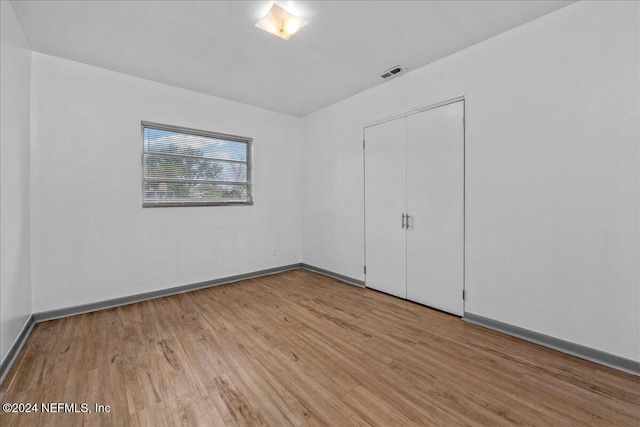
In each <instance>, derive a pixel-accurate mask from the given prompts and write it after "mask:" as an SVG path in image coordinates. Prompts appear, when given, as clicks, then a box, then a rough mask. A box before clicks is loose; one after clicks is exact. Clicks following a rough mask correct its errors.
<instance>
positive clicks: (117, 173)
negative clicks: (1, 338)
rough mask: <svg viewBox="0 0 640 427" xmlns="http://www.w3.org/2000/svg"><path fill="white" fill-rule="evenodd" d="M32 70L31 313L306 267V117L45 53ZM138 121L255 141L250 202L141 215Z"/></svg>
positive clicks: (35, 57) (147, 211)
mask: <svg viewBox="0 0 640 427" xmlns="http://www.w3.org/2000/svg"><path fill="white" fill-rule="evenodd" d="M32 67H33V70H32V76H33V77H32V124H33V126H32V152H31V154H32V168H31V170H32V176H31V178H32V189H31V191H32V233H33V295H34V298H33V310H34V312H41V311H45V310H51V309H56V308H63V307H70V306H74V305H78V304H85V303H90V302H95V301H103V300H106V299H110V298H116V297H122V296H127V295H133V294H138V293H142V292H148V291H154V290H159V289H164V288H169V287H174V286H179V285H184V284H190V283H195V282H200V281H205V280H210V279H216V278H221V277H227V276H231V275H237V274H242V273H247V272H253V271H257V270H262V269H267V268H271V267H277V266H282V265H288V264H292V263H299V262H300V261H301V250H300V237H299V236H300V233H301V218H300V208H299V206H300V204H299V195H300V180H299V177H300V175H301V170H300V161H299V160H300V144H299V139H300V138H299V136H300V121H299V119H297V118H294V117H291V116H287V115H284V114H279V113H274V112H269V111H266V110H263V109H259V108H255V107H250V106H246V105H243V104H239V103H236V102H232V101H228V100H224V99H220V98H215V97H211V96H208V95H203V94H198V93H195V92H190V91H187V90H183V89H178V88H175V87H170V86H166V85H162V84H158V83H155V82H151V81H148V80H143V79H139V78H135V77H131V76H127V75H124V74H120V73H116V72H112V71H108V70H104V69H100V68H96V67H92V66H88V65H83V64H80V63H76V62H72V61H68V60H64V59H60V58H56V57H52V56H47V55H43V54H39V53H34V54H33V65H32ZM141 120H148V121H153V122H159V123H165V124H170V125H177V126H185V127H191V128H196V129H205V130H211V131H216V132H223V133H229V134H235V135H241V136H248V137H252V138H253V139H254V145H253V148H254V156H253V159H254V186H255V193H254V196H255V197H254V201H255V204H254V205H253V206H229V207H189V208H145V209H143V208H141V204H140V202H141V200H140V197H141V196H140V188H141V166H140V154H141V149H142V141H141V131H140V121H141ZM272 247H276V248H277V254H276V256H272V254H271V248H272Z"/></svg>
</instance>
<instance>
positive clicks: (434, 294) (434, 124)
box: [406, 101, 464, 316]
mask: <svg viewBox="0 0 640 427" xmlns="http://www.w3.org/2000/svg"><path fill="white" fill-rule="evenodd" d="M463 118H464V104H463V101H460V102H455V103H452V104H448V105H445V106H442V107H438V108H434V109H432V110H427V111H424V112H421V113H417V114H413V115H410V116H408V117H407V130H406V133H407V153H408V155H407V213H408V214H409V216H410V221H409V229H408V230H407V298H408V299H410V300H412V301H416V302H419V303H421V304H425V305H428V306H430V307H434V308H437V309H440V310H443V311H446V312H449V313H453V314H456V315H459V316H461V315H463V309H464V307H463V300H462V290H463V286H464V284H463V280H464V276H463V274H464V234H463V231H464V210H463V209H464V125H463Z"/></svg>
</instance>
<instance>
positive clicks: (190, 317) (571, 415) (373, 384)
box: [0, 270, 640, 427]
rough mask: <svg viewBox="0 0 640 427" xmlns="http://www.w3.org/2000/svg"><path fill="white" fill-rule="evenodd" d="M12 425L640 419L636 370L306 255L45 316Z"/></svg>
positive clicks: (17, 388)
mask: <svg viewBox="0 0 640 427" xmlns="http://www.w3.org/2000/svg"><path fill="white" fill-rule="evenodd" d="M0 396H1V399H0V400H1V401H2V402H3V403H5V402H23V403H26V402H38V403H42V402H66V403H78V404H80V403H85V402H86V403H88V404H89V406H90V408H91V409H92V410H93V409H94V406H93V405H94V404H95V403H99V404H103V405H110V407H111V412H110V413H95V412H92V413H86V414H83V413H42V412H39V413H36V414H34V413H31V414H21V415H16V414H2V415H0V425H2V426H13V425H16V426H18V425H19V426H46V425H52V426H53V425H55V426H62V425H65V426H72V425H78V426H79V425H91V426H99V425H112V426H126V425H132V426H154V427H155V426H163V425H203V426H217V425H221V426H222V425H269V426H287V425H294V426H311V425H331V426H350V425H379V426H409V425H446V426H450V425H472V426H477V425H489V426H496V425H512V424H527V425H553V426H556V425H579V426H607V425H615V426H624V425H627V426H635V427H638V426H640V378H638V377H634V376H632V375H628V374H624V373H621V372H618V371H615V370H613V369H609V368H606V367H603V366H599V365H596V364H594V363H590V362H587V361H583V360H580V359H577V358H574V357H571V356H567V355H564V354H562V353H558V352H555V351H552V350H549V349H546V348H544V347H540V346H537V345H534V344H530V343H527V342H524V341H521V340H518V339H515V338H511V337H508V336H506V335H502V334H499V333H496V332H492V331H490V330H487V329H483V328H480V327H477V326H474V325H470V324H467V323H465V322H463V321H461V320H460V319H458V318H456V317H453V316H450V315H447V314H444V313H441V312H438V311H435V310H431V309H429V308H426V307H423V306H420V305H418V304H414V303H411V302H408V301H404V300H400V299H397V298H394V297H391V296H388V295H385V294H382V293H379V292H376V291H372V290H367V289H360V288H357V287H354V286H350V285H347V284H344V283H341V282H339V281H336V280H333V279H330V278H327V277H324V276H321V275H317V274H314V273H311V272H308V271H304V270H295V271H291V272H285V273H280V274H276V275H272V276H266V277H262V278H256V279H251V280H246V281H242V282H237V283H233V284H229V285H224V286H218V287H214V288H209V289H205V290H200V291H195V292H190V293H186V294H180V295H175V296H171V297H166V298H160V299H156V300H152V301H146V302H142V303H137V304H132V305H128V306H124V307H119V308H114V309H110V310H104V311H99V312H95V313H90V314H84V315H79V316H74V317H70V318H66V319H59V320H53V321H49V322H44V323H40V324H38V325H36V327H35V329H34V331H33V334H32V335H31V337H30V338H29V341H28V343H27V345H26V346H25V348H24V350H23V351H22V353H21V355H20V356H19V359H18V360H17V361H16V363H15V365H14V367H13V369H12V371H11V372H10V373H9V376H8V377H7V379H6V381H5V383H4V385H3V387H2V389H1V394H0Z"/></svg>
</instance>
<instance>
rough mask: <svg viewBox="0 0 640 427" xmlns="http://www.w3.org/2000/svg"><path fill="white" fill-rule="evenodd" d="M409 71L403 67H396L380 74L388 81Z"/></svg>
mask: <svg viewBox="0 0 640 427" xmlns="http://www.w3.org/2000/svg"><path fill="white" fill-rule="evenodd" d="M406 70H407V69H406V68H405V67H403V66H401V65H396V66H395V67H391V68H389V69H388V70H387V71H385V72H384V73H382V74H380V77H382V78H383V79H386V78H388V77H391V76H393V75H396V74H399V73H401V72H403V71H406Z"/></svg>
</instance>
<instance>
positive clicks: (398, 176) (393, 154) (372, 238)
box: [364, 118, 406, 298]
mask: <svg viewBox="0 0 640 427" xmlns="http://www.w3.org/2000/svg"><path fill="white" fill-rule="evenodd" d="M405 130H406V121H405V119H404V118H401V119H397V120H392V121H389V122H385V123H381V124H378V125H375V126H371V127H367V128H365V144H366V145H365V147H366V148H365V150H364V151H365V251H366V252H365V257H366V266H367V273H366V276H365V277H366V285H367V287H368V288H372V289H376V290H379V291H382V292H386V293H388V294H391V295H395V296H398V297H401V298H406V233H405V230H404V229H403V228H402V214H403V213H404V212H405V207H406V193H405V185H406V175H405V169H406V154H405V153H406V132H405Z"/></svg>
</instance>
